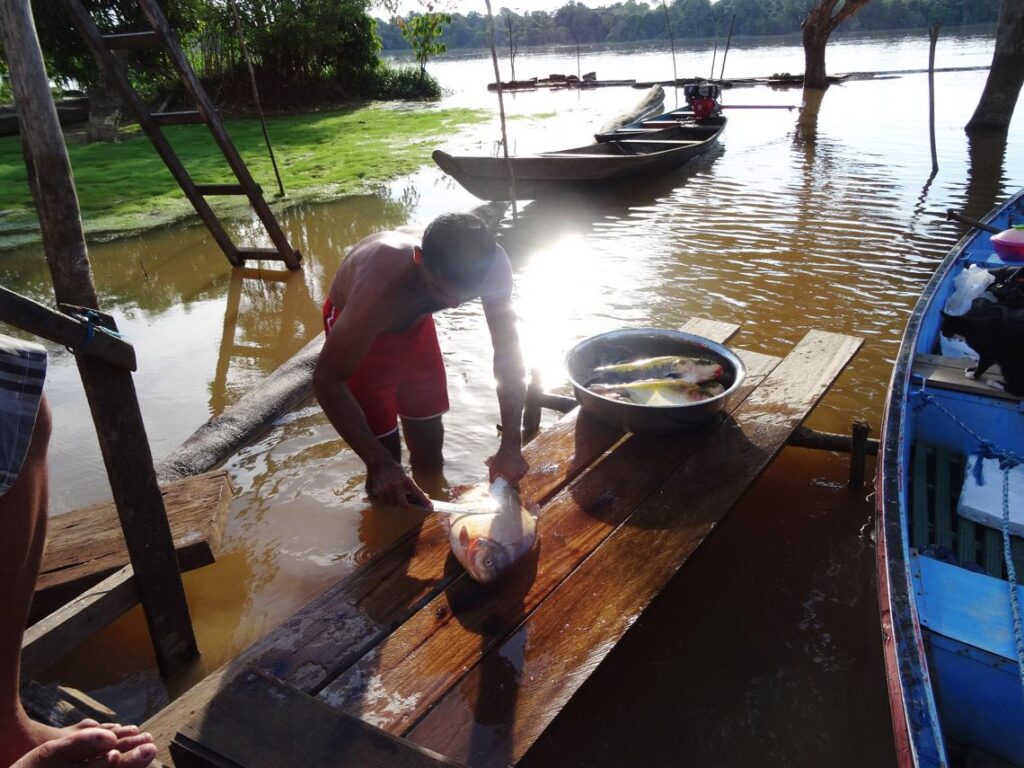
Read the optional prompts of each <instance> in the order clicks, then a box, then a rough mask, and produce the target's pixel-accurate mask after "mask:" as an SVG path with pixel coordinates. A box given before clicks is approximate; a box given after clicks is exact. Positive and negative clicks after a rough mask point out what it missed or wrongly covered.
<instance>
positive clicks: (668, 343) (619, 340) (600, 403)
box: [565, 328, 747, 435]
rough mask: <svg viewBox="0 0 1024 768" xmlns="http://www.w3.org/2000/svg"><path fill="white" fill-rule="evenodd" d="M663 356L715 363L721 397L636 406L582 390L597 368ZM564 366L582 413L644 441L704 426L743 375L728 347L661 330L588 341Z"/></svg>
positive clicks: (612, 333) (633, 330)
mask: <svg viewBox="0 0 1024 768" xmlns="http://www.w3.org/2000/svg"><path fill="white" fill-rule="evenodd" d="M661 355H683V356H688V357H705V358H710V359H712V360H715V361H717V362H718V363H720V364H721V365H722V367H723V369H724V371H723V374H722V379H721V383H722V386H724V387H725V392H723V393H722V394H720V395H716V396H715V397H712V398H709V399H707V400H702V401H700V402H697V403H687V404H685V405H640V404H637V403H625V402H622V401H621V400H613V399H612V398H609V397H604V396H602V395H598V394H596V393H594V392H592V391H591V390H589V389H587V388H586V387H585V386H584V385H585V384H586V383H588V382H590V381H591V380H592V379H593V378H594V371H595V369H596V368H598V367H599V366H602V365H612V364H615V363H620V362H626V361H628V360H637V359H640V358H644V357H658V356H661ZM565 366H566V368H567V369H568V372H569V380H570V381H571V382H572V388H573V391H574V392H575V393H576V399H577V400H579V403H580V407H581V408H582V409H583V410H584V411H587V412H588V413H591V414H593V415H594V416H597V417H598V418H600V419H601V420H602V421H605V422H607V423H608V424H611V425H612V426H615V427H618V428H619V429H622V430H624V431H626V432H635V433H636V434H645V435H654V434H666V433H670V432H685V431H686V430H689V429H695V428H696V427H698V426H700V425H701V424H704V423H705V422H707V421H709V420H710V419H711V418H712V417H713V416H715V414H717V413H718V412H719V411H721V410H722V408H724V407H725V404H726V402H727V401H728V400H729V397H730V396H731V395H732V394H733V393H734V392H735V391H736V390H737V389H739V387H740V385H741V384H742V383H743V379H744V378H745V377H746V375H747V370H746V368H745V367H744V365H743V362H742V361H741V360H740V359H739V357H737V356H736V354H735V353H733V352H732V351H731V350H730V349H729V348H728V347H726V346H724V345H722V344H718V343H717V342H714V341H711V340H710V339H705V338H704V337H703V336H696V335H694V334H692V333H685V332H683V331H671V330H665V329H661V328H631V329H624V330H620V331H609V332H608V333H602V334H599V335H597V336H592V337H590V338H589V339H585V340H584V341H581V342H580V343H579V344H577V345H576V346H575V347H573V348H572V349H571V350H569V353H568V354H567V355H566V357H565Z"/></svg>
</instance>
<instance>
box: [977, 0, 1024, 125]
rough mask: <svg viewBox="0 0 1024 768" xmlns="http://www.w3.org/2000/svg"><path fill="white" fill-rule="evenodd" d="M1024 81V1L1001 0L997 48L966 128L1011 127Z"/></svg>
mask: <svg viewBox="0 0 1024 768" xmlns="http://www.w3.org/2000/svg"><path fill="white" fill-rule="evenodd" d="M1022 84H1024V2H1022V0H1002V4H1001V5H1000V6H999V26H998V28H997V29H996V50H995V53H994V54H993V55H992V68H991V69H990V70H989V72H988V80H987V81H986V82H985V90H984V91H982V94H981V99H980V100H979V101H978V107H977V109H975V110H974V116H973V117H971V120H970V122H969V123H967V126H966V130H967V131H977V130H999V131H1005V130H1006V129H1007V128H1009V127H1010V119H1011V118H1012V117H1013V109H1014V107H1015V106H1016V105H1017V97H1018V96H1019V95H1020V89H1021V85H1022Z"/></svg>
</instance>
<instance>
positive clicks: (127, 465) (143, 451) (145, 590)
mask: <svg viewBox="0 0 1024 768" xmlns="http://www.w3.org/2000/svg"><path fill="white" fill-rule="evenodd" d="M0 40H2V42H3V48H4V52H5V54H6V56H7V61H8V64H9V66H10V78H11V86H12V88H13V91H14V98H15V103H16V105H17V110H18V119H19V122H20V123H21V136H22V143H23V146H24V149H25V161H26V166H27V170H28V175H29V187H30V190H31V192H32V196H33V198H34V200H35V204H36V209H37V211H38V212H39V224H40V228H41V231H42V239H43V250H44V253H45V255H46V261H47V263H48V264H49V267H50V273H51V275H52V277H53V287H54V292H55V293H56V297H57V300H58V302H60V303H62V304H74V305H77V306H79V307H87V308H91V309H97V308H98V302H97V299H96V289H95V287H94V286H93V282H92V268H91V266H90V264H89V258H88V254H87V251H86V247H85V238H84V235H83V232H82V220H81V214H80V212H79V208H78V195H77V193H76V191H75V186H74V179H73V177H72V174H71V164H70V162H69V161H68V154H67V147H66V146H65V145H64V137H63V135H62V133H61V130H60V122H59V120H58V118H57V109H56V107H55V106H54V104H53V99H52V98H51V97H50V83H49V79H48V77H47V75H46V67H45V64H44V62H43V55H42V51H41V50H40V48H39V40H38V38H37V36H36V30H35V24H34V22H33V19H32V10H31V7H30V5H29V0H4V1H3V2H0ZM114 330H116V329H114ZM76 361H77V363H78V370H79V373H80V375H81V377H82V384H83V386H84V388H85V394H86V397H87V398H88V401H89V408H90V410H91V412H92V417H93V421H94V422H95V424H96V433H97V437H98V439H99V444H100V450H101V452H102V454H103V461H104V464H105V465H106V469H107V476H108V477H109V479H110V487H111V492H112V494H113V496H114V502H115V505H116V506H117V512H118V516H119V517H120V520H121V528H122V530H123V531H124V536H125V543H126V544H127V548H128V554H129V557H130V559H131V562H132V565H133V567H134V569H135V573H136V580H137V584H138V589H139V595H140V597H141V599H142V605H143V612H144V614H145V617H146V622H147V625H148V626H149V632H150V637H151V639H152V641H153V648H154V651H155V653H156V660H157V664H158V666H159V668H160V672H161V674H163V675H165V676H168V675H170V674H172V673H173V672H175V671H176V670H177V669H179V668H180V667H182V666H184V664H185V663H186V662H188V661H189V660H191V659H192V658H194V657H195V656H196V655H197V654H198V650H197V647H196V639H195V633H194V631H193V629H192V621H191V617H190V616H189V611H188V603H187V602H186V600H185V591H184V588H183V586H182V583H181V574H180V572H179V571H178V562H177V558H176V556H175V554H174V543H173V541H172V539H171V531H170V525H169V524H168V522H167V514H166V512H165V510H164V504H163V497H162V496H161V493H160V487H159V486H158V485H157V482H156V473H155V472H154V470H153V458H152V454H151V453H150V448H149V441H148V439H147V438H146V431H145V426H144V425H143V422H142V415H141V413H140V411H139V403H138V398H137V396H136V393H135V385H134V382H133V381H132V376H131V373H130V372H129V371H127V370H125V369H124V368H121V367H119V366H117V365H113V364H111V363H109V362H107V361H105V360H101V359H99V358H97V357H94V356H92V355H87V354H79V355H77V356H76Z"/></svg>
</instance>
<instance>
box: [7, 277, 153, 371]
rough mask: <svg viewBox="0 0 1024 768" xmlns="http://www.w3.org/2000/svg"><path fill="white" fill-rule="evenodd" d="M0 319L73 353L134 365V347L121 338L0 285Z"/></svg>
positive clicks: (131, 366)
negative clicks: (66, 348)
mask: <svg viewBox="0 0 1024 768" xmlns="http://www.w3.org/2000/svg"><path fill="white" fill-rule="evenodd" d="M0 320H2V321H3V322H5V323H10V324H11V325H13V326H16V327H18V328H21V329H22V330H23V331H28V332H29V333H33V334H35V335H36V336H41V337H42V338H44V339H49V340H50V341H52V342H54V343H56V344H60V345H62V346H65V347H68V348H69V349H70V350H71V351H73V352H75V354H84V355H92V356H94V357H98V358H100V359H101V360H106V361H107V362H108V363H112V364H113V365H116V366H118V367H120V368H125V369H127V370H129V371H134V370H136V369H137V367H138V365H137V363H136V360H135V349H134V348H133V347H132V345H131V344H129V343H128V342H127V341H125V340H124V339H122V338H120V337H118V336H112V335H111V334H110V333H109V332H107V331H105V330H104V329H103V328H102V327H100V326H98V325H96V324H94V323H90V322H87V321H85V320H82V319H79V318H76V317H69V316H68V315H66V314H63V313H61V312H57V311H56V310H53V309H50V308H49V307H47V306H46V305H44V304H40V303H39V302H38V301H33V300H32V299H29V298H27V297H25V296H21V295H19V294H17V293H15V292H14V291H10V290H8V289H7V288H4V287H3V286H0Z"/></svg>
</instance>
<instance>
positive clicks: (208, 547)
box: [32, 470, 232, 617]
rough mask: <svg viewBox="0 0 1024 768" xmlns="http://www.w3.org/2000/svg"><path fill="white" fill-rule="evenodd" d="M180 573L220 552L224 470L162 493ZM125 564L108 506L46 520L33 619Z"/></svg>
mask: <svg viewBox="0 0 1024 768" xmlns="http://www.w3.org/2000/svg"><path fill="white" fill-rule="evenodd" d="M160 492H161V495H162V496H163V500H164V508H165V509H166V510H167V518H168V520H169V522H170V528H171V536H172V538H173V540H174V548H175V551H176V553H177V560H178V567H179V568H180V570H182V571H188V570H192V569H194V568H200V567H202V566H204V565H209V564H210V563H212V562H213V561H214V559H215V554H216V552H217V551H218V550H219V549H220V542H221V536H222V534H223V529H224V522H225V520H227V514H228V509H229V508H230V506H231V498H232V494H231V483H230V481H229V480H228V474H227V472H225V471H224V470H217V471H214V472H208V473H206V474H203V475H198V476H196V477H191V478H186V479H184V480H177V481H174V482H171V483H168V484H166V485H163V486H161V488H160ZM127 564H128V549H127V547H126V546H125V541H124V534H123V533H122V532H121V525H120V521H119V519H118V516H117V509H116V507H115V506H114V503H113V502H111V501H107V502H103V503H101V504H93V505H91V506H88V507H83V508H82V509H78V510H75V511H73V512H68V513H67V514H64V515H57V516H55V517H52V518H50V521H49V526H48V531H47V536H46V550H45V552H44V554H43V560H42V564H41V566H40V569H39V578H38V579H37V581H36V595H35V598H34V600H33V609H32V615H33V616H36V617H39V616H43V615H46V614H47V613H49V612H51V611H53V610H56V609H57V607H58V606H60V605H63V604H64V603H65V602H67V600H69V599H71V598H72V597H73V596H74V595H77V594H79V593H81V592H82V591H83V590H85V589H87V588H88V587H90V586H92V585H93V584H95V583H96V582H98V581H101V580H102V579H104V578H105V577H107V576H109V575H110V574H112V573H113V572H114V571H116V570H117V569H119V568H121V567H122V566H124V565H127Z"/></svg>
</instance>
